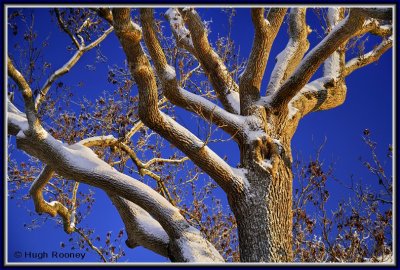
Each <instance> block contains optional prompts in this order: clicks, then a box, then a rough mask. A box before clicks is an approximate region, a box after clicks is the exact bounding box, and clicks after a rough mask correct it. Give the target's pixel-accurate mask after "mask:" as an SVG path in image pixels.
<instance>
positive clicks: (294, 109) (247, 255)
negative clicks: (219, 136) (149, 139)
mask: <svg viewBox="0 0 400 270" xmlns="http://www.w3.org/2000/svg"><path fill="white" fill-rule="evenodd" d="M306 12H307V10H306V9H305V8H292V9H290V11H289V12H288V10H287V9H286V8H271V9H269V10H268V12H266V10H265V9H264V8H253V9H251V18H252V22H253V25H254V32H255V34H254V40H253V46H252V50H251V53H250V55H249V57H248V61H247V65H246V66H245V68H244V70H243V72H242V74H241V75H240V76H239V79H238V80H236V79H235V78H234V77H233V74H234V72H232V71H230V70H229V69H228V67H227V66H226V65H225V61H224V60H225V58H224V57H225V56H222V55H219V54H218V53H217V52H216V51H215V50H214V49H213V47H212V46H211V44H210V42H209V40H208V30H207V27H206V25H205V24H204V22H203V21H202V19H201V17H200V16H199V14H198V13H197V12H196V10H195V9H193V8H171V9H168V10H167V12H166V13H165V15H166V19H167V20H168V21H169V23H170V26H171V30H172V32H173V35H174V37H175V39H176V44H177V45H178V46H180V47H181V48H182V49H184V50H185V51H186V52H187V53H188V55H189V56H190V57H193V58H194V59H195V61H196V62H198V63H199V68H201V69H202V70H203V71H204V73H205V74H206V76H207V78H208V80H209V82H210V83H211V85H212V88H213V90H214V91H215V93H216V98H217V100H218V101H216V102H213V101H212V100H209V99H207V98H206V97H204V96H201V95H198V94H196V93H193V92H191V91H188V90H185V89H184V85H185V83H184V81H185V80H186V79H187V76H189V75H190V74H189V73H186V74H185V75H186V76H181V75H182V74H180V76H177V72H176V71H175V69H174V68H173V67H172V66H171V65H170V64H169V59H168V57H169V56H168V55H167V54H166V52H167V48H163V47H162V45H161V44H162V43H161V42H160V37H159V25H158V22H157V21H156V20H155V19H154V15H153V10H152V9H148V8H143V9H140V25H141V26H139V24H138V23H137V22H134V20H133V19H132V17H131V16H132V15H131V13H132V12H131V10H130V9H129V8H113V9H109V8H98V9H93V10H92V13H91V16H94V15H93V14H98V16H100V17H102V18H103V19H104V20H105V21H107V22H108V23H109V24H110V28H109V29H108V30H105V31H104V32H103V33H100V34H99V35H98V37H97V39H96V40H95V41H92V42H91V43H90V44H89V45H85V40H84V38H83V37H82V36H83V34H82V33H81V32H82V31H83V29H90V25H91V22H92V21H91V20H90V19H88V20H86V21H85V22H84V23H83V24H82V26H81V27H77V28H75V29H73V31H71V29H70V28H68V27H66V26H65V24H63V21H62V17H61V16H60V15H59V14H56V15H57V18H58V22H59V23H60V25H61V26H64V31H65V32H66V33H67V34H68V35H69V36H70V37H71V40H72V43H73V44H74V46H75V47H76V53H75V54H74V55H73V57H72V58H71V59H70V60H69V61H68V62H67V63H66V64H65V65H64V66H63V67H62V68H60V69H59V70H57V71H55V72H54V74H52V75H51V76H50V77H49V78H48V80H47V81H46V83H45V84H44V86H43V87H41V89H40V91H39V94H38V95H37V96H36V98H35V97H34V94H33V91H32V89H31V86H30V84H29V83H28V81H27V79H26V78H25V77H24V76H23V75H22V74H21V72H20V71H19V70H18V69H17V68H16V67H15V65H14V63H13V61H12V60H11V59H10V58H8V61H7V70H8V75H9V77H10V78H11V79H12V80H13V81H15V83H16V84H17V85H18V87H19V90H20V92H21V93H22V96H23V99H24V105H25V112H24V113H22V112H20V111H19V110H18V109H17V108H16V107H15V106H14V105H13V104H12V103H11V102H8V117H7V119H8V132H9V134H10V135H12V136H16V140H17V147H18V148H19V149H22V150H23V151H25V152H26V153H28V154H29V155H31V156H33V157H36V158H38V159H39V160H40V161H41V162H42V163H43V164H45V165H44V168H43V170H42V172H41V173H40V175H39V176H38V177H37V178H36V180H35V181H34V182H33V184H32V187H31V190H30V192H31V195H32V198H33V200H34V201H35V207H36V211H38V212H44V213H48V214H51V215H53V216H54V215H57V214H58V215H60V216H61V217H62V218H63V220H64V230H65V231H67V232H72V231H74V230H75V227H74V218H73V211H70V210H69V209H67V208H66V207H65V206H64V205H63V204H62V203H60V202H58V201H53V202H47V201H45V200H44V199H43V196H42V192H43V189H44V187H45V185H46V184H47V183H48V181H49V180H50V179H51V178H52V177H53V174H54V173H57V175H59V176H61V177H63V178H66V179H73V180H74V181H77V182H82V183H86V184H88V185H91V186H95V187H98V188H100V189H103V190H104V191H105V192H106V193H107V194H108V196H109V197H110V199H111V200H112V201H113V203H114V204H115V206H116V207H117V209H118V211H119V213H120V215H121V217H122V219H123V220H124V223H125V226H126V230H127V233H128V238H129V239H128V242H127V243H131V242H132V243H131V246H135V245H142V246H144V247H147V248H149V249H151V250H153V251H155V252H157V253H159V254H161V255H163V256H166V257H168V258H170V259H171V261H184V262H222V261H224V260H223V257H222V256H221V255H220V254H219V252H218V251H217V249H216V248H215V247H214V246H213V245H212V244H211V243H210V242H209V241H208V240H207V239H206V238H205V237H204V236H203V235H202V234H201V233H200V231H199V230H197V229H196V228H194V227H193V226H192V225H191V224H190V223H189V222H188V221H187V220H186V219H185V217H184V215H183V214H182V213H181V212H180V211H179V209H178V208H177V207H175V206H174V205H173V204H172V203H171V202H170V201H169V200H168V199H166V198H165V197H163V196H161V195H160V194H159V193H158V192H156V191H155V190H153V189H152V188H150V187H149V186H147V185H145V184H143V183H142V182H140V181H138V180H136V179H133V178H132V177H129V176H127V175H126V174H124V173H122V172H119V171H117V170H115V169H114V168H113V167H112V166H110V164H108V163H107V162H105V161H103V160H102V159H101V158H99V157H98V156H97V155H96V154H95V153H94V152H93V151H92V150H90V149H89V147H94V146H100V145H106V146H113V147H117V148H119V149H122V150H123V151H125V152H126V153H128V154H130V156H131V158H133V160H135V157H132V153H131V151H130V149H129V147H128V146H127V145H126V143H125V142H126V140H129V138H130V137H129V136H124V137H122V138H114V137H113V136H106V135H104V136H96V137H91V138H86V139H83V140H81V141H80V142H77V143H74V144H72V145H66V144H63V143H62V142H60V141H58V140H56V139H54V138H53V136H51V135H50V134H49V132H48V131H46V130H45V128H44V127H43V125H42V123H41V121H40V118H39V117H38V111H40V106H41V104H42V103H43V100H44V99H45V96H46V94H47V93H48V91H49V89H50V88H51V86H52V85H53V84H54V82H55V81H56V80H57V79H58V78H59V77H60V76H62V75H63V74H65V73H67V72H68V71H69V70H70V69H71V68H72V67H73V65H74V64H75V63H76V62H77V61H78V60H79V58H80V57H81V56H82V55H83V54H84V53H85V52H86V51H88V50H91V49H93V48H94V47H96V46H97V45H98V44H99V43H100V42H101V41H102V40H104V39H105V38H106V36H107V35H108V34H109V33H110V32H111V31H114V33H115V34H116V36H117V37H118V40H119V42H120V44H121V45H122V48H123V50H124V52H125V54H126V59H127V62H128V66H129V69H130V73H131V76H132V77H133V79H134V82H135V83H136V86H137V88H138V91H139V101H138V115H139V117H140V120H141V121H142V122H143V123H144V125H146V126H147V127H149V128H150V129H152V130H153V131H155V132H156V133H158V134H159V135H161V136H162V137H163V138H165V139H166V140H168V141H169V142H170V143H171V144H173V145H175V146H176V147H177V148H178V149H179V150H181V151H182V152H183V153H184V154H185V155H186V156H187V157H188V158H189V159H190V160H192V161H193V162H194V163H195V164H196V165H197V166H198V167H200V168H201V169H202V170H203V171H204V172H205V173H207V174H208V175H209V176H210V177H211V178H212V179H213V180H214V181H215V182H216V183H217V184H218V185H219V186H220V187H221V188H222V189H223V191H224V192H225V193H226V195H227V197H228V201H229V205H230V208H231V210H232V212H233V213H234V216H235V219H236V222H237V229H238V235H239V250H240V261H242V262H290V261H292V260H293V256H294V255H293V236H292V227H293V211H292V206H293V203H292V201H293V198H292V197H293V192H292V179H293V173H292V160H293V159H292V151H291V139H292V137H293V135H294V133H295V131H296V129H297V126H298V124H299V122H300V120H301V119H302V118H303V117H304V116H305V115H307V114H309V113H311V112H315V111H320V110H328V109H332V108H335V107H337V106H339V105H341V104H342V103H343V102H344V100H345V98H346V91H347V88H346V82H345V79H346V77H347V76H349V75H350V74H351V73H352V72H353V71H355V70H357V69H359V68H361V67H363V66H365V65H368V64H370V63H373V62H375V61H377V60H378V59H379V57H380V56H381V55H382V54H383V53H384V52H386V51H387V50H388V49H390V48H391V46H392V42H393V38H392V25H391V21H392V12H393V10H392V9H391V8H379V9H378V8H329V10H328V13H327V29H326V33H325V37H324V38H323V39H322V40H321V41H320V42H319V44H317V45H316V46H315V47H314V48H313V49H311V50H309V42H308V40H307V36H308V34H309V33H310V29H309V27H308V25H307V22H306ZM265 13H266V15H264V14H265ZM286 14H287V15H286ZM285 16H287V17H288V22H289V31H288V35H289V41H288V43H287V45H286V48H285V49H284V50H283V51H282V52H281V53H280V54H278V55H277V56H276V60H277V61H276V64H275V67H274V69H273V72H272V74H271V77H270V79H269V83H268V87H267V89H266V95H265V96H261V94H260V93H261V89H260V88H261V81H262V79H263V77H264V72H265V68H266V65H267V62H268V60H269V54H270V51H271V48H272V45H273V42H274V39H275V37H276V36H277V33H278V31H279V29H280V27H281V25H282V22H283V21H284V18H285ZM367 33H369V34H373V35H377V36H380V37H381V38H382V41H381V43H380V44H377V45H376V46H375V47H374V49H373V50H372V51H370V52H367V53H363V54H361V55H360V56H358V57H355V58H353V59H346V50H347V49H348V47H349V41H350V40H353V39H359V38H360V36H362V35H365V34H367ZM142 41H144V45H145V47H144V46H143V44H142V43H141V42H142ZM144 48H146V52H145V49H144ZM322 64H323V65H324V66H323V76H322V77H321V78H318V79H315V80H313V81H311V82H309V80H310V79H311V77H312V76H313V75H314V74H315V73H316V71H317V70H318V68H319V67H320V66H321V65H322ZM193 72H195V71H193ZM198 87H201V86H198ZM159 88H161V89H162V94H163V95H164V96H165V98H166V99H168V101H170V102H171V103H172V104H174V105H175V106H179V107H182V108H184V109H185V110H187V111H189V112H191V113H193V114H194V115H196V116H198V117H200V118H202V119H204V120H205V121H208V122H210V123H212V124H215V125H216V126H218V127H219V128H220V129H221V130H223V131H224V132H226V133H227V134H228V135H229V136H231V137H232V138H233V139H234V141H235V142H236V143H237V145H238V147H239V149H240V164H239V166H238V167H237V168H235V167H232V166H230V165H229V164H228V163H227V162H226V161H225V160H224V159H223V158H221V157H220V156H218V155H217V154H216V153H215V152H214V151H213V150H212V149H211V148H210V147H209V146H208V142H207V140H206V141H204V140H201V139H200V138H198V137H197V136H195V135H194V134H193V133H192V132H190V131H189V130H187V129H186V128H185V127H183V126H182V125H180V124H179V123H178V122H177V121H176V120H175V119H173V118H172V117H171V116H169V115H168V114H167V113H165V112H163V111H162V110H161V109H160V106H161V104H163V102H162V100H161V101H160V93H159V91H158V90H159ZM217 102H219V103H220V104H221V105H222V107H221V106H219V105H217ZM140 123H141V122H140ZM131 131H132V132H129V133H128V134H129V135H130V134H132V133H133V132H135V131H137V126H133V128H132V130H131ZM157 161H165V160H157ZM157 161H154V162H157ZM150 163H153V162H150ZM137 164H139V166H138V167H140V169H141V171H142V173H149V174H150V173H151V172H150V171H149V170H146V169H148V167H149V166H150V165H149V163H145V164H144V163H138V162H137Z"/></svg>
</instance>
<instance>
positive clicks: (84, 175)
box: [17, 131, 222, 262]
mask: <svg viewBox="0 0 400 270" xmlns="http://www.w3.org/2000/svg"><path fill="white" fill-rule="evenodd" d="M17 147H18V148H20V149H22V150H24V151H25V152H27V153H28V154H30V155H32V156H34V157H37V158H38V159H40V160H41V161H42V162H43V163H46V164H47V165H48V166H49V167H51V168H52V169H54V171H55V172H57V174H59V175H60V176H63V177H65V178H68V179H75V180H76V181H78V182H82V183H86V184H88V185H91V186H94V187H98V188H101V189H103V190H104V191H106V192H112V193H116V194H118V196H121V197H123V198H125V199H127V200H129V201H131V202H133V203H135V204H137V205H139V206H140V207H142V208H143V209H144V210H146V211H147V212H148V213H149V214H150V215H152V217H153V218H154V219H156V220H157V221H158V222H159V223H160V224H161V225H162V227H163V228H164V230H165V231H166V232H167V233H168V236H169V237H170V239H171V241H172V242H171V245H170V247H169V248H170V250H169V251H170V252H169V254H172V255H171V256H173V259H175V258H177V259H179V260H181V261H199V262H200V261H222V258H221V256H220V255H219V254H218V252H217V251H216V250H215V248H214V247H212V245H211V244H210V243H209V242H208V241H206V240H205V239H204V238H203V237H202V236H201V234H200V232H198V231H197V230H196V229H194V228H192V227H191V226H190V225H189V224H188V223H187V222H186V220H185V219H184V217H183V216H182V215H181V214H180V213H179V210H178V209H177V208H175V207H174V206H172V205H171V204H170V203H169V202H168V201H167V200H166V199H164V197H162V196H161V195H159V194H158V193H157V192H156V191H154V190H153V189H151V188H150V187H148V186H147V185H145V184H143V183H141V182H140V181H137V180H135V179H133V178H130V177H128V176H126V175H124V174H122V173H120V172H118V171H116V170H115V169H113V168H112V167H110V166H109V165H108V164H107V163H105V162H104V161H102V160H100V159H99V158H98V157H97V156H96V155H95V154H94V153H93V152H92V151H91V150H90V149H89V148H87V147H85V146H83V145H81V144H74V145H71V146H67V145H65V144H63V143H62V142H60V141H57V140H55V139H54V138H53V137H51V135H50V134H48V133H47V132H45V131H44V134H43V136H42V137H33V136H26V135H24V134H21V133H18V135H17ZM44 176H46V177H44ZM44 176H43V177H42V178H41V180H38V181H37V184H35V186H38V187H40V186H41V185H42V183H43V182H45V181H46V179H48V178H49V177H48V174H47V173H46V174H44ZM32 190H37V189H35V188H33V189H32ZM55 205H57V204H55ZM61 211H62V210H61ZM192 241H195V242H197V243H198V244H199V245H198V246H196V247H197V249H196V248H195V247H192V246H190V243H191V242H192ZM185 247H186V248H188V247H189V250H185V249H184V248H185ZM172 248H173V250H171V249H172Z"/></svg>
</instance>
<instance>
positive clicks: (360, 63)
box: [344, 37, 393, 76]
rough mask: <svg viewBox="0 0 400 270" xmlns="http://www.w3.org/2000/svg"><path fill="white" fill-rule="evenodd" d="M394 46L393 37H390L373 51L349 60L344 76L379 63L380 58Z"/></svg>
mask: <svg viewBox="0 0 400 270" xmlns="http://www.w3.org/2000/svg"><path fill="white" fill-rule="evenodd" d="M392 45H393V40H392V37H390V38H388V39H385V40H383V41H382V42H381V43H380V44H379V45H378V46H376V47H375V48H374V49H373V50H372V51H370V52H368V53H366V54H364V55H361V56H359V57H355V58H353V59H351V60H349V61H348V62H347V63H346V67H345V70H344V76H348V75H350V74H351V73H352V72H353V71H355V70H357V69H359V68H362V67H365V66H366V65H369V64H371V63H373V62H376V61H378V60H379V58H380V57H381V56H382V54H384V53H385V52H386V51H387V50H389V49H390V48H391V47H392Z"/></svg>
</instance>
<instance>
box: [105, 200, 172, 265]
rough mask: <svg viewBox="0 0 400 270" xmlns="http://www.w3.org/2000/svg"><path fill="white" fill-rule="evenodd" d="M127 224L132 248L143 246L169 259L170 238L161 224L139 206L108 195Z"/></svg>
mask: <svg viewBox="0 0 400 270" xmlns="http://www.w3.org/2000/svg"><path fill="white" fill-rule="evenodd" d="M108 196H109V197H110V199H111V201H112V202H113V204H114V205H115V207H116V208H117V210H118V213H119V215H120V216H121V218H122V221H123V222H124V224H125V228H126V232H127V235H128V239H127V240H126V242H125V243H126V245H127V246H128V247H130V248H134V247H136V246H139V245H140V246H143V247H145V248H147V249H150V250H152V251H154V252H156V253H158V254H160V255H162V256H165V257H168V244H169V237H168V234H167V233H166V231H165V230H164V229H163V228H162V226H161V225H160V223H159V222H158V221H157V220H155V219H154V218H153V217H152V216H151V215H150V214H149V213H148V212H147V211H145V210H143V208H141V207H140V206H138V205H137V204H134V203H133V202H130V201H128V200H126V199H124V198H121V197H119V196H117V195H116V194H114V193H108Z"/></svg>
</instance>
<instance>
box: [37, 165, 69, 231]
mask: <svg viewBox="0 0 400 270" xmlns="http://www.w3.org/2000/svg"><path fill="white" fill-rule="evenodd" d="M53 174H54V170H53V169H51V168H50V166H48V165H45V167H44V168H43V170H42V172H41V173H40V174H39V176H38V177H37V178H36V179H35V181H34V182H33V183H32V185H31V188H30V190H29V194H30V195H31V196H32V199H33V202H34V204H35V210H36V212H37V213H39V214H41V213H47V214H49V215H51V216H52V217H55V216H56V215H57V214H58V215H60V217H61V218H62V219H63V224H64V231H65V232H66V233H68V234H70V233H72V232H73V231H74V230H75V225H74V224H71V213H70V211H69V210H68V208H67V207H65V206H64V205H63V204H62V203H60V202H58V201H52V202H47V201H45V200H44V198H43V193H42V190H43V188H44V187H45V186H46V184H47V182H49V181H50V179H51V178H52V176H53Z"/></svg>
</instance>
